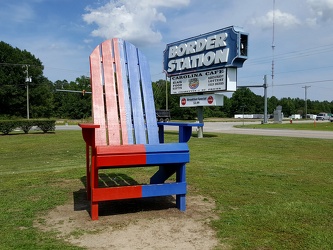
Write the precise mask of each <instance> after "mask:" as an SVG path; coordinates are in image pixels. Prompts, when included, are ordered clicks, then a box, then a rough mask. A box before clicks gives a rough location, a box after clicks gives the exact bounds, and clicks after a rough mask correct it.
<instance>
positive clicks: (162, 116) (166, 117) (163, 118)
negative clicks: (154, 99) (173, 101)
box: [156, 110, 171, 122]
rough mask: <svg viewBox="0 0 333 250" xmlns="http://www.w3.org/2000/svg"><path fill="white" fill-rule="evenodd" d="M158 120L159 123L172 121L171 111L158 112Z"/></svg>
mask: <svg viewBox="0 0 333 250" xmlns="http://www.w3.org/2000/svg"><path fill="white" fill-rule="evenodd" d="M156 118H157V121H159V122H168V121H170V120H171V115H170V110H156Z"/></svg>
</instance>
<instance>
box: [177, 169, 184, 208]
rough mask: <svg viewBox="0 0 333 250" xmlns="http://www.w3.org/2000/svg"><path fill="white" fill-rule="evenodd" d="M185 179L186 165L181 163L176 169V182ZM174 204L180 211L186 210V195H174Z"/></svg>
mask: <svg viewBox="0 0 333 250" xmlns="http://www.w3.org/2000/svg"><path fill="white" fill-rule="evenodd" d="M184 181H186V165H185V164H183V165H182V166H181V167H180V168H178V169H177V171H176V182H177V183H178V182H184ZM176 205H177V208H178V209H179V210H180V211H185V210H186V197H185V194H179V195H176Z"/></svg>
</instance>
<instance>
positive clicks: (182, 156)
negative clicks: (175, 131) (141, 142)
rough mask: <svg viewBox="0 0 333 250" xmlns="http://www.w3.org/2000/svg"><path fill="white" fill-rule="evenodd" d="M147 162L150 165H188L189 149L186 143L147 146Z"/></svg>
mask: <svg viewBox="0 0 333 250" xmlns="http://www.w3.org/2000/svg"><path fill="white" fill-rule="evenodd" d="M145 148H146V162H147V164H149V165H162V164H173V163H176V164H178V163H186V162H189V161H190V154H189V149H188V146H187V144H186V143H168V144H157V145H150V144H148V145H145Z"/></svg>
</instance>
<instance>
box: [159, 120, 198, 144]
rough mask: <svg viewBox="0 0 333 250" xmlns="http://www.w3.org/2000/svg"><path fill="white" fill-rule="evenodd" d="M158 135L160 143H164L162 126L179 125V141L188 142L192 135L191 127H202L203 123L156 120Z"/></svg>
mask: <svg viewBox="0 0 333 250" xmlns="http://www.w3.org/2000/svg"><path fill="white" fill-rule="evenodd" d="M157 125H158V136H159V140H160V143H164V126H177V127H179V142H188V140H189V139H190V138H191V135H192V127H203V125H204V124H203V123H197V122H191V123H186V122H158V123H157Z"/></svg>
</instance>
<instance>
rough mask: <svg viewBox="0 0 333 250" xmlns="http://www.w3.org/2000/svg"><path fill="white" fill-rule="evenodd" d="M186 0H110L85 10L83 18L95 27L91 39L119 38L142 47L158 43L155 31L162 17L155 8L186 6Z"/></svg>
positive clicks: (158, 33) (160, 37)
mask: <svg viewBox="0 0 333 250" xmlns="http://www.w3.org/2000/svg"><path fill="white" fill-rule="evenodd" d="M189 2H190V0H169V1H165V0H119V1H114V0H111V1H110V2H109V3H107V4H105V5H104V6H101V7H99V8H96V9H92V8H87V9H86V10H87V11H88V12H89V13H87V14H84V15H83V20H84V21H85V22H87V23H88V24H93V23H95V24H97V28H96V29H95V30H93V31H92V35H93V36H97V37H102V38H106V39H109V38H112V37H119V38H123V39H126V40H128V41H131V42H133V43H135V44H136V45H141V46H144V45H146V44H153V43H158V42H160V41H161V39H162V35H161V33H160V32H159V31H158V30H157V29H156V28H155V24H156V23H158V22H166V18H165V16H164V14H163V13H162V12H159V11H158V8H175V7H181V6H186V5H188V4H189Z"/></svg>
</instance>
